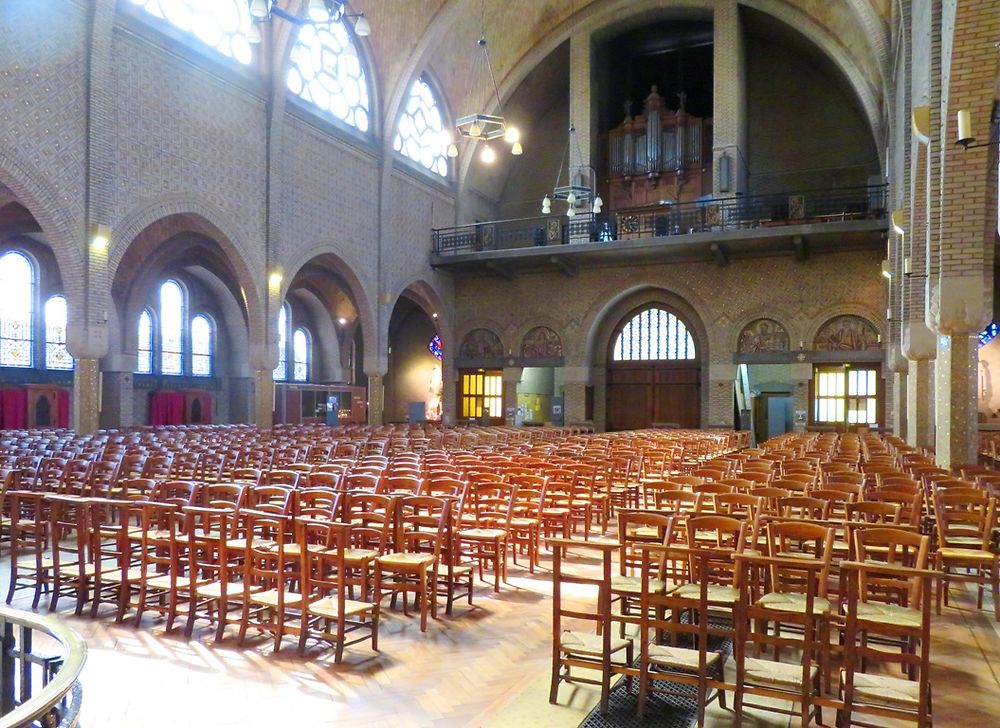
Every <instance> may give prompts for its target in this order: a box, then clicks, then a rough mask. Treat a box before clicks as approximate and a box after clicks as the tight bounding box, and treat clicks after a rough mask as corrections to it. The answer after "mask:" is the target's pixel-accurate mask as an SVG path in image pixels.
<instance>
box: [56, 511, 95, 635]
mask: <svg viewBox="0 0 1000 728" xmlns="http://www.w3.org/2000/svg"><path fill="white" fill-rule="evenodd" d="M46 502H47V504H48V512H49V525H48V537H49V546H50V549H51V568H50V579H51V588H52V595H51V599H50V600H49V611H52V612H54V611H55V610H56V607H57V606H58V604H59V598H60V597H61V596H72V597H74V598H75V599H76V609H75V613H76V615H77V616H79V615H80V614H82V613H83V606H84V604H85V603H86V602H87V598H88V594H89V589H90V584H91V579H92V577H93V563H92V561H91V558H90V542H89V539H88V535H87V534H88V530H89V528H90V523H89V513H88V510H89V508H90V504H89V503H88V501H87V500H86V499H84V498H79V497H77V496H73V495H49V496H48V498H47V501H46Z"/></svg>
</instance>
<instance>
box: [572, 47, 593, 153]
mask: <svg viewBox="0 0 1000 728" xmlns="http://www.w3.org/2000/svg"><path fill="white" fill-rule="evenodd" d="M592 56H593V50H592V43H591V38H590V33H589V32H582V33H576V34H575V35H573V36H570V39H569V120H570V123H571V124H573V126H574V127H575V128H576V142H577V143H578V144H579V145H580V155H581V157H582V159H577V156H576V155H577V150H576V143H574V144H573V146H572V148H571V149H570V155H571V157H570V160H569V162H570V164H571V165H574V164H580V165H583V166H593V165H592V164H591V155H592V154H593V151H594V150H593V143H594V137H595V135H596V128H597V124H596V122H595V118H594V117H595V113H596V112H595V107H594V104H593V103H592V100H591V89H592V88H593V85H594V84H593V83H592V79H591V72H592V71H591V59H592Z"/></svg>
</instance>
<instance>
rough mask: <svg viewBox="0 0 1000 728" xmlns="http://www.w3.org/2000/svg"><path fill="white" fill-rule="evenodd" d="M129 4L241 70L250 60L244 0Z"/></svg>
mask: <svg viewBox="0 0 1000 728" xmlns="http://www.w3.org/2000/svg"><path fill="white" fill-rule="evenodd" d="M132 3H133V4H134V5H138V6H140V7H142V8H143V9H145V11H146V12H147V13H149V14H150V15H154V16H156V17H157V18H160V19H162V20H165V21H167V22H168V23H170V24H171V25H173V26H174V27H175V28H177V29H178V30H180V31H183V32H184V33H187V34H189V35H192V36H194V37H195V38H197V39H198V40H199V41H201V42H202V43H204V44H205V45H207V46H208V47H210V48H214V49H215V50H217V51H218V52H219V53H221V54H222V55H224V56H228V57H229V58H232V59H233V60H235V61H237V62H238V63H242V64H243V65H244V66H247V65H250V62H251V61H252V60H253V53H252V52H251V50H250V41H248V40H247V34H248V33H249V32H250V23H251V20H250V8H249V6H248V5H247V2H246V0H132Z"/></svg>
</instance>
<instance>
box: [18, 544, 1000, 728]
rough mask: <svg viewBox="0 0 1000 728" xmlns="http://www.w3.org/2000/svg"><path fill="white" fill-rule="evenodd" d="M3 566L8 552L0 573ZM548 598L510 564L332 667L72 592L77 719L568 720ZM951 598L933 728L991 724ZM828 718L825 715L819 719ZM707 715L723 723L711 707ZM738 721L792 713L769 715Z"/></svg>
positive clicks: (501, 723) (997, 696) (996, 689)
mask: <svg viewBox="0 0 1000 728" xmlns="http://www.w3.org/2000/svg"><path fill="white" fill-rule="evenodd" d="M578 558H579V557H578ZM581 561H583V560H582V559H581ZM7 572H8V563H7V558H6V557H4V558H3V559H2V561H0V574H2V575H3V579H0V581H2V580H5V579H6V575H7ZM0 587H2V588H4V589H5V585H0ZM22 594H24V593H22ZM550 594H551V582H550V579H549V573H548V571H547V569H546V568H545V565H544V564H543V568H542V569H541V570H539V571H538V572H537V573H536V574H535V575H534V576H533V577H532V576H529V575H528V573H527V571H526V570H521V569H518V568H512V569H511V572H510V584H509V585H507V586H505V587H504V589H503V590H502V591H501V593H500V594H494V593H493V592H492V589H491V586H490V585H489V584H486V583H481V584H479V585H478V588H477V592H476V597H475V606H473V607H472V608H468V607H466V606H465V605H459V604H456V607H455V614H454V616H453V617H451V618H447V617H444V616H443V614H442V618H441V619H440V620H438V621H436V622H432V623H431V624H430V626H429V628H428V631H427V633H426V634H421V632H420V630H419V623H418V619H417V618H415V617H404V616H403V614H402V612H401V611H397V610H391V609H388V608H386V609H385V610H384V611H383V615H384V617H383V619H384V621H383V628H382V632H381V636H380V648H381V649H380V651H379V653H377V654H374V653H371V652H370V651H369V650H368V649H367V648H366V647H365V646H364V645H356V646H353V647H351V648H348V649H347V651H346V652H345V658H344V662H343V664H341V665H339V666H338V665H334V664H333V661H332V655H331V653H330V652H321V651H320V650H319V649H318V648H317V649H314V650H312V651H310V652H308V653H307V654H306V656H305V657H302V658H300V657H298V656H297V654H296V652H295V648H294V646H293V644H292V641H291V640H289V641H287V642H286V645H285V647H284V648H283V649H282V650H281V651H280V652H278V653H274V652H273V651H272V650H271V648H270V643H269V640H266V639H265V638H261V639H259V640H252V641H250V642H248V644H247V646H246V647H244V648H240V647H238V646H237V645H236V638H235V631H234V630H230V631H229V632H228V633H227V637H226V639H225V641H224V642H223V643H221V644H220V645H213V644H212V635H211V630H210V629H208V628H207V627H205V628H203V629H201V630H196V632H195V635H194V638H193V639H192V640H190V641H188V640H186V639H184V637H183V636H182V635H181V634H180V632H179V630H176V629H175V631H174V632H173V633H171V634H166V633H165V630H164V623H163V620H160V619H158V618H155V617H153V616H147V617H146V618H144V620H143V625H142V627H141V628H138V629H137V628H135V627H133V626H132V625H131V624H130V623H127V624H124V625H115V624H114V623H113V620H112V616H111V612H110V611H104V612H103V613H102V616H101V617H99V618H98V619H90V618H89V617H80V618H78V617H74V616H72V614H71V611H70V602H69V601H68V600H67V601H66V602H64V604H63V605H61V609H60V617H61V618H62V619H64V620H65V621H66V623H67V624H69V625H71V626H72V627H73V628H75V629H76V630H78V631H79V632H80V633H81V634H83V635H84V637H85V638H86V639H87V642H88V644H89V647H90V655H89V658H88V661H87V665H86V667H85V669H84V673H83V684H84V702H83V716H82V717H83V722H82V725H84V726H85V727H86V728H97V727H99V726H108V727H117V726H130V727H136V726H142V727H146V728H159V727H161V726H163V727H166V726H169V727H170V728H202V727H203V726H212V727H213V728H237V727H239V728H256V727H257V726H260V727H262V728H263V727H267V728H272V727H283V726H293V725H295V726H310V727H316V728H322V727H325V726H334V725H338V726H341V725H353V726H366V727H367V726H372V727H379V726H391V728H421V727H423V726H434V727H437V726H477V727H478V726H489V727H490V728H534V727H535V726H539V727H542V728H562V727H564V726H565V727H566V728H569V727H571V726H576V725H578V724H579V722H580V720H582V718H583V717H584V716H585V715H586V713H587V712H588V711H589V710H590V708H591V707H592V706H593V704H594V703H595V702H596V693H595V692H593V691H592V690H590V689H589V688H587V687H574V686H564V687H563V688H562V689H561V691H560V705H558V706H550V705H549V704H548V676H549V669H550V624H551V600H550ZM958 601H959V604H958V606H957V607H956V606H953V607H951V608H948V609H946V610H945V614H944V615H942V617H941V618H939V619H938V620H937V621H936V622H935V624H934V629H933V635H934V644H933V652H932V654H933V660H934V673H933V683H934V707H935V714H936V721H935V724H936V725H937V726H939V727H944V728H952V727H953V726H959V727H961V726H974V727H975V728H986V727H987V726H995V725H1000V721H998V718H997V716H998V715H1000V679H998V676H997V672H998V671H1000V630H998V629H997V625H995V624H994V623H993V621H992V620H991V619H990V618H989V616H988V615H989V610H983V611H979V610H977V609H976V608H975V605H974V602H972V601H971V600H969V599H967V598H961V599H959V600H958ZM386 605H388V602H386ZM15 606H19V607H21V608H29V607H30V598H27V597H26V596H21V595H19V597H18V599H17V600H16V601H15ZM63 607H64V608H63ZM442 612H443V610H442ZM832 720H833V716H832V714H828V715H827V719H826V723H827V724H828V725H829V724H832ZM709 724H710V725H711V726H725V727H728V726H730V725H732V724H733V721H732V718H731V714H729V713H727V712H725V711H720V710H718V709H717V708H715V709H713V710H712V713H711V715H710V723H709ZM745 725H748V726H753V728H758V727H763V726H786V725H789V721H788V720H785V719H783V718H781V717H780V716H775V715H771V714H767V715H760V716H752V720H748V721H747V722H746V724H745Z"/></svg>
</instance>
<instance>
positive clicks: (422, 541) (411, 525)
mask: <svg viewBox="0 0 1000 728" xmlns="http://www.w3.org/2000/svg"><path fill="white" fill-rule="evenodd" d="M451 509H452V501H451V500H450V499H447V498H430V497H428V496H406V497H404V498H401V499H400V501H399V507H398V515H397V518H398V527H399V536H398V542H397V544H396V546H397V549H398V550H397V551H395V552H393V553H388V554H383V555H382V556H379V557H378V558H376V559H375V581H374V588H375V598H374V600H373V601H374V603H375V604H380V603H381V601H382V598H383V596H384V594H383V592H384V591H385V592H389V593H391V594H392V596H393V598H395V597H396V595H401V596H402V598H403V614H404V615H407V614H409V612H408V608H407V594H409V593H413V594H414V595H415V597H416V599H417V601H418V603H419V606H420V631H421V632H426V631H427V614H428V611H429V612H430V614H431V617H432V618H433V619H437V586H436V580H437V570H438V567H439V565H440V559H441V553H442V550H443V549H444V546H445V540H446V538H447V533H448V529H449V527H450V524H451Z"/></svg>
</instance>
